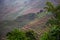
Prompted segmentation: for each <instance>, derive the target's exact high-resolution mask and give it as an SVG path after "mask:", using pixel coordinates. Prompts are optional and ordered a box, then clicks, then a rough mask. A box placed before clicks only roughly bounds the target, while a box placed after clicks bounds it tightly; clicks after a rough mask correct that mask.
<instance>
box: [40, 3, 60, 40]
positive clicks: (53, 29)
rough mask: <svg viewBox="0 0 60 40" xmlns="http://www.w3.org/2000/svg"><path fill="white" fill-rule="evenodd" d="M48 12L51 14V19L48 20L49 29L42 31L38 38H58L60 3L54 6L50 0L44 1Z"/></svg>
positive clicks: (42, 39)
mask: <svg viewBox="0 0 60 40" xmlns="http://www.w3.org/2000/svg"><path fill="white" fill-rule="evenodd" d="M46 5H47V7H45V9H47V11H48V12H51V13H52V14H53V17H52V19H50V20H49V21H48V25H49V24H50V31H49V32H46V33H44V34H43V35H42V36H41V38H40V40H60V5H58V6H54V5H53V4H52V3H51V2H47V3H46Z"/></svg>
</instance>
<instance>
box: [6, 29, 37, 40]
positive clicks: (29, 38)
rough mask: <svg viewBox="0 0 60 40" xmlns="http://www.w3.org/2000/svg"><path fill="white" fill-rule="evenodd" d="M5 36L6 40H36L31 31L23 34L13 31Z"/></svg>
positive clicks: (20, 31) (22, 32) (16, 30)
mask: <svg viewBox="0 0 60 40" xmlns="http://www.w3.org/2000/svg"><path fill="white" fill-rule="evenodd" d="M6 36H7V40H36V35H35V33H34V31H32V30H29V31H27V32H26V31H25V32H24V31H22V30H18V29H15V30H13V31H11V32H8V33H7V35H6Z"/></svg>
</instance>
